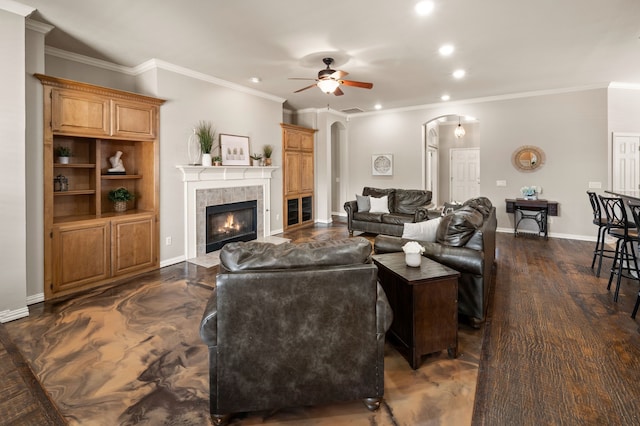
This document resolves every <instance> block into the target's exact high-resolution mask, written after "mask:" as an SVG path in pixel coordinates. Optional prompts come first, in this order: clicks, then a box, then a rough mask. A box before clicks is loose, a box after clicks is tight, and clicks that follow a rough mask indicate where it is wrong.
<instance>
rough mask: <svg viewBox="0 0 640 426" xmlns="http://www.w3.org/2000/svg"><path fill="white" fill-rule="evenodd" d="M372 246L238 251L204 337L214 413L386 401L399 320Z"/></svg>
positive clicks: (228, 258) (225, 265)
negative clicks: (388, 358)
mask: <svg viewBox="0 0 640 426" xmlns="http://www.w3.org/2000/svg"><path fill="white" fill-rule="evenodd" d="M371 252H372V249H371V243H370V242H369V241H368V240H366V239H364V238H360V237H356V238H350V239H344V240H337V241H326V242H317V243H304V244H282V245H274V244H269V243H261V242H246V243H230V244H227V245H225V246H224V247H223V249H222V251H221V253H220V262H221V265H220V273H219V274H218V276H217V279H216V289H215V291H214V293H213V295H212V296H211V298H210V299H209V301H208V304H207V307H206V309H205V312H204V315H203V318H202V322H201V325H200V335H201V338H202V340H203V341H204V342H205V343H206V344H207V345H208V347H209V380H210V410H211V415H212V419H213V421H214V422H215V423H216V424H220V423H224V422H225V421H226V420H227V419H228V416H229V415H230V414H231V413H236V412H247V411H259V410H271V409H277V408H282V407H289V406H303V405H316V404H326V403H331V402H335V401H347V400H354V399H364V401H365V404H366V405H367V407H368V408H369V409H371V410H375V409H377V408H378V407H379V404H380V401H381V399H382V396H383V394H384V340H385V332H386V330H387V329H388V328H389V326H390V325H391V321H392V313H391V308H390V307H389V303H388V302H387V298H386V296H385V294H384V291H383V290H382V288H381V287H380V286H379V285H378V284H377V272H378V269H377V267H376V266H375V265H374V264H373V263H372V262H371Z"/></svg>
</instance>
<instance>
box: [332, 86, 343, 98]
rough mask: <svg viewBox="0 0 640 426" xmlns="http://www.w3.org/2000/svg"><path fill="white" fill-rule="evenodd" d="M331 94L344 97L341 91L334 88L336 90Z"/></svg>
mask: <svg viewBox="0 0 640 426" xmlns="http://www.w3.org/2000/svg"><path fill="white" fill-rule="evenodd" d="M333 94H334V95H336V96H342V95H344V92H343V91H342V90H340V88H339V87H336V90H334V91H333Z"/></svg>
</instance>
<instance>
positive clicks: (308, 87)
mask: <svg viewBox="0 0 640 426" xmlns="http://www.w3.org/2000/svg"><path fill="white" fill-rule="evenodd" d="M312 87H316V84H315V83H313V84H312V85H310V86H307V87H303V88H302V89H300V90H296V91H295V92H293V93H298V92H302V91H303V90H307V89H311V88H312Z"/></svg>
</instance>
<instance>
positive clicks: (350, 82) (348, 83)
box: [340, 80, 373, 89]
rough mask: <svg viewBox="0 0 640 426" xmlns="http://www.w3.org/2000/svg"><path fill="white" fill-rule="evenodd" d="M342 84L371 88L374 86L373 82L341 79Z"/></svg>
mask: <svg viewBox="0 0 640 426" xmlns="http://www.w3.org/2000/svg"><path fill="white" fill-rule="evenodd" d="M340 84H344V85H345V86H353V87H360V88H361V89H371V88H372V87H373V83H365V82H364V81H353V80H340Z"/></svg>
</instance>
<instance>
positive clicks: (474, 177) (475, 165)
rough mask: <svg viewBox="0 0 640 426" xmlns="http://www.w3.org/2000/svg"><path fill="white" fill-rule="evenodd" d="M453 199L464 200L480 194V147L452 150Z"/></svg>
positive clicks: (451, 186) (451, 188)
mask: <svg viewBox="0 0 640 426" xmlns="http://www.w3.org/2000/svg"><path fill="white" fill-rule="evenodd" d="M449 170H450V171H451V185H450V191H449V192H450V194H451V198H450V200H451V201H460V202H464V201H465V200H468V199H469V198H473V197H477V196H479V195H480V148H454V149H452V150H451V167H450V169H449Z"/></svg>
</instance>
